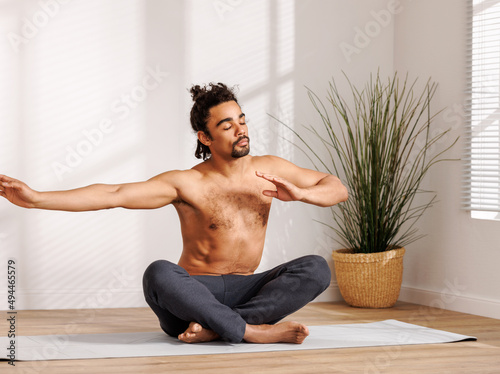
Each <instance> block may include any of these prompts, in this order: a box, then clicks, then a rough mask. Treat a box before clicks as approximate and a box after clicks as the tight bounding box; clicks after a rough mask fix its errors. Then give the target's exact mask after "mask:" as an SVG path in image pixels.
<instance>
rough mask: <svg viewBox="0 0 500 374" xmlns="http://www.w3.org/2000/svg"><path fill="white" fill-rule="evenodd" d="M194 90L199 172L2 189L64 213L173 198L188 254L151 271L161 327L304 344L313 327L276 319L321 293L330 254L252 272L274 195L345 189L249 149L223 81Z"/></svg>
mask: <svg viewBox="0 0 500 374" xmlns="http://www.w3.org/2000/svg"><path fill="white" fill-rule="evenodd" d="M191 94H192V97H193V100H194V102H195V103H194V105H193V108H192V110H191V125H192V127H193V129H194V130H195V131H196V132H197V136H198V143H197V150H196V157H198V158H203V162H201V163H199V164H197V165H196V166H194V167H193V168H192V169H190V170H182V171H180V170H174V171H168V172H165V173H163V174H160V175H158V176H155V177H153V178H151V179H149V180H147V181H144V182H138V183H126V184H117V185H109V184H108V185H105V184H94V185H90V186H87V187H83V188H78V189H74V190H68V191H52V192H38V191H35V190H33V189H31V188H29V187H28V186H27V185H26V184H25V183H23V182H21V181H19V180H16V179H13V178H10V177H7V176H4V175H0V195H1V196H3V197H5V198H6V199H8V200H9V201H10V202H12V203H13V204H16V205H18V206H20V207H24V208H37V209H50V210H63V211H91V210H99V209H110V208H116V207H123V208H128V209H155V208H160V207H163V206H165V205H169V204H172V205H173V206H174V207H175V208H176V210H177V212H178V215H179V219H180V223H181V231H182V239H183V250H182V255H181V257H180V260H179V262H178V264H173V263H171V262H169V261H166V260H158V261H155V262H153V263H152V264H151V265H150V266H149V267H148V268H147V269H146V271H145V273H144V278H143V286H144V294H145V298H146V301H147V302H148V304H149V305H150V306H151V308H152V309H153V311H154V312H155V313H156V315H157V316H158V318H159V322H160V326H161V327H162V329H163V330H164V331H165V332H166V333H167V334H169V335H171V336H176V337H178V338H179V339H180V340H181V341H184V342H187V343H195V342H204V341H211V340H215V339H220V338H222V339H224V340H227V341H231V342H240V341H242V340H244V341H246V342H254V343H276V342H289V343H302V341H303V340H304V339H305V338H306V337H307V335H308V334H309V332H308V329H307V327H306V326H305V325H303V324H300V323H297V322H280V323H278V322H279V321H280V320H281V319H282V318H284V317H285V316H287V315H289V314H291V313H293V312H295V311H296V310H298V309H300V308H302V307H303V306H304V305H306V304H307V303H308V302H310V301H311V300H313V299H314V298H315V297H316V296H318V295H319V294H320V293H321V292H323V291H324V290H325V289H326V288H327V287H328V285H329V283H330V277H331V274H330V270H329V267H328V265H327V263H326V261H325V260H324V259H323V258H322V257H319V256H313V255H310V256H304V257H301V258H299V259H296V260H293V261H290V262H288V263H286V264H283V265H280V266H277V267H276V268H274V269H271V270H269V271H266V272H263V273H259V274H254V271H255V269H256V268H257V267H258V265H259V263H260V260H261V256H262V252H263V248H264V239H265V233H266V227H267V220H268V215H269V210H270V207H271V201H272V200H273V198H277V199H279V200H282V201H302V202H305V203H308V204H314V205H318V206H322V207H327V206H332V205H335V204H337V203H339V202H342V201H345V200H346V199H347V191H346V188H345V187H344V186H343V185H342V183H341V182H340V181H339V179H338V178H337V177H335V176H333V175H329V174H325V173H321V172H318V171H314V170H309V169H303V168H300V167H298V166H296V165H294V164H292V163H290V162H288V161H286V160H284V159H281V158H279V157H275V156H259V157H256V156H255V157H252V156H250V155H249V150H250V139H249V136H248V128H247V125H246V123H245V114H243V113H242V111H241V108H240V106H239V104H238V102H237V99H236V97H235V95H234V93H233V91H232V90H231V89H229V88H228V87H227V86H225V85H224V84H221V83H219V84H210V85H208V86H205V87H200V86H194V87H192V88H191Z"/></svg>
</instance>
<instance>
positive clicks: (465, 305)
mask: <svg viewBox="0 0 500 374" xmlns="http://www.w3.org/2000/svg"><path fill="white" fill-rule="evenodd" d="M399 300H401V301H406V302H409V303H414V304H419V305H426V306H431V307H435V308H440V309H446V310H453V311H455V312H461V313H469V314H475V315H478V316H483V317H490V318H496V319H500V300H487V299H483V298H478V297H473V296H469V295H462V294H460V293H448V292H436V291H429V290H423V289H419V288H413V287H407V286H403V287H401V292H400V294H399Z"/></svg>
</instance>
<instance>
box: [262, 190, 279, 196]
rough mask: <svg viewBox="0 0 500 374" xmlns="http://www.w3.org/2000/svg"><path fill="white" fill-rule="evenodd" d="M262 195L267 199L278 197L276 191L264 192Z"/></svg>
mask: <svg viewBox="0 0 500 374" xmlns="http://www.w3.org/2000/svg"><path fill="white" fill-rule="evenodd" d="M262 193H263V194H264V195H266V196H269V197H278V191H271V190H264V191H262Z"/></svg>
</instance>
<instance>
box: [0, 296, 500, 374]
mask: <svg viewBox="0 0 500 374" xmlns="http://www.w3.org/2000/svg"><path fill="white" fill-rule="evenodd" d="M2 319H4V318H2ZM287 319H288V320H296V321H300V322H303V323H305V324H307V325H310V326H312V325H323V324H345V323H361V322H374V321H380V320H385V319H397V320H400V321H403V322H409V323H414V324H418V325H421V326H426V327H431V328H436V329H441V330H446V331H451V332H456V333H460V334H465V335H473V336H476V337H477V338H478V341H477V342H461V343H451V344H429V345H413V346H409V345H407V346H394V347H373V348H344V349H325V350H314V351H312V350H311V351H285V352H263V353H245V354H226V355H199V356H166V357H141V358H120V359H97V360H61V361H35V362H20V363H17V364H16V367H15V368H12V367H11V366H9V365H8V364H7V362H5V361H4V362H0V372H1V373H50V374H58V373H90V374H92V373H121V374H123V373H134V374H137V373H203V374H209V373H217V374H219V373H238V374H244V373H307V374H310V373H315V374H316V373H363V374H364V373H370V374H372V373H398V374H401V373H436V374H438V373H450V374H456V373H473V374H479V373H492V374H493V373H495V374H497V373H500V320H496V319H491V318H484V317H478V316H473V315H469V314H463V313H457V312H451V311H446V310H442V309H434V308H429V307H424V306H419V305H414V304H408V303H403V302H398V303H397V304H396V306H395V307H393V308H391V309H357V308H351V307H348V306H346V305H345V304H344V303H342V302H338V303H312V304H309V305H308V306H306V307H305V308H303V309H302V310H300V311H299V312H297V313H295V314H293V315H292V316H290V317H288V318H287ZM2 326H4V322H2ZM16 329H17V334H18V335H41V334H64V333H81V334H84V333H110V332H140V331H158V330H159V327H158V323H157V320H156V317H155V316H154V314H153V313H152V312H151V311H150V310H149V309H146V308H130V309H101V310H80V311H76V310H53V311H48V310H45V311H18V321H17V326H16ZM0 333H3V335H4V336H5V334H6V332H5V333H4V332H3V331H1V332H0Z"/></svg>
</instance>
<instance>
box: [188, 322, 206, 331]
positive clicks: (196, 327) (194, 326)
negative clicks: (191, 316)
mask: <svg viewBox="0 0 500 374" xmlns="http://www.w3.org/2000/svg"><path fill="white" fill-rule="evenodd" d="M189 327H190V330H191V331H192V332H201V330H202V329H203V327H202V326H201V325H200V324H199V323H193V324H192V325H191V326H189Z"/></svg>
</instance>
